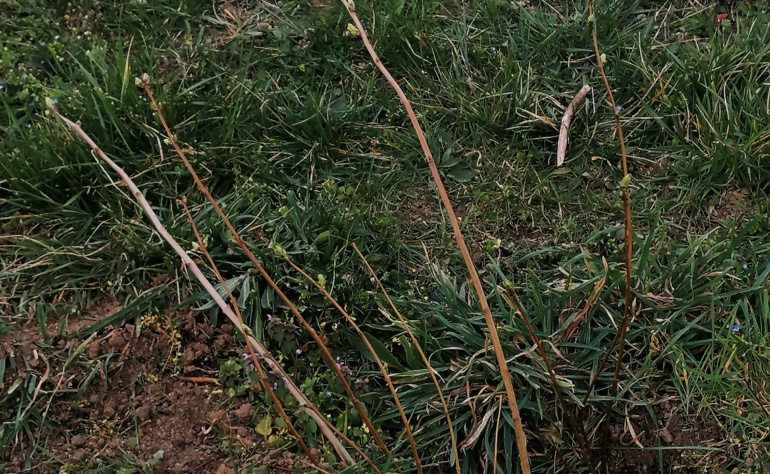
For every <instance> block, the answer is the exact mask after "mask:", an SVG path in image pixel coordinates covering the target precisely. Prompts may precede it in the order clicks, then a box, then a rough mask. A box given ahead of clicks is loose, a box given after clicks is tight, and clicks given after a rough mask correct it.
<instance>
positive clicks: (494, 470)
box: [492, 395, 503, 474]
mask: <svg viewBox="0 0 770 474" xmlns="http://www.w3.org/2000/svg"><path fill="white" fill-rule="evenodd" d="M502 414H503V396H502V395H501V396H500V402H499V403H498V405H497V424H496V425H495V450H494V454H493V456H494V463H493V464H492V474H497V435H498V432H499V431H500V415H502Z"/></svg>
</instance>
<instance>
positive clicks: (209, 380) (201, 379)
mask: <svg viewBox="0 0 770 474" xmlns="http://www.w3.org/2000/svg"><path fill="white" fill-rule="evenodd" d="M177 378H178V379H179V380H181V381H182V382H192V383H213V384H214V385H219V380H217V379H215V378H214V377H185V376H184V375H180V376H179V377H177Z"/></svg>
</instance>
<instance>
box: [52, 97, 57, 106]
mask: <svg viewBox="0 0 770 474" xmlns="http://www.w3.org/2000/svg"><path fill="white" fill-rule="evenodd" d="M51 102H53V105H56V104H58V103H59V101H58V100H56V97H51Z"/></svg>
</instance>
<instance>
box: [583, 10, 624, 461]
mask: <svg viewBox="0 0 770 474" xmlns="http://www.w3.org/2000/svg"><path fill="white" fill-rule="evenodd" d="M595 25H596V18H595V17H594V10H593V1H592V0H588V28H589V30H590V31H591V41H593V44H594V54H595V55H596V62H597V65H598V67H599V72H600V73H601V76H602V80H603V81H604V87H605V88H606V89H607V96H608V97H609V99H610V104H611V105H612V111H613V114H614V116H615V128H616V129H617V131H618V140H619V141H620V156H621V163H622V165H623V180H622V181H621V183H620V196H621V199H622V200H623V212H624V214H625V219H624V235H623V248H624V254H625V266H626V288H625V301H624V306H623V319H622V321H621V323H620V328H619V329H618V333H619V336H618V337H616V339H619V340H620V343H619V344H618V355H617V361H616V363H615V373H614V374H613V377H612V388H611V389H610V399H609V401H608V402H607V414H606V419H605V420H604V435H603V441H602V462H603V464H604V469H605V470H607V469H609V466H608V465H607V446H608V444H609V434H610V421H611V416H612V407H613V405H614V399H615V396H616V395H617V392H618V379H619V378H620V368H621V365H622V361H623V356H624V354H625V348H626V333H627V331H628V318H629V315H630V311H631V259H632V255H633V245H634V243H633V228H632V223H631V193H630V184H631V175H629V174H628V161H627V159H626V144H625V141H624V140H623V127H622V125H621V123H620V109H619V108H618V106H617V104H615V98H614V97H613V95H612V88H611V87H610V83H609V81H607V75H606V74H605V73H604V64H603V62H602V56H601V54H600V53H599V45H598V43H597V41H596V27H595ZM613 342H614V341H613ZM613 345H614V344H613ZM611 351H612V346H610V349H609V350H608V354H609V352H611ZM597 376H598V373H597Z"/></svg>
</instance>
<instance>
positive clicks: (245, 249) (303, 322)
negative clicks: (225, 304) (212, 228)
mask: <svg viewBox="0 0 770 474" xmlns="http://www.w3.org/2000/svg"><path fill="white" fill-rule="evenodd" d="M142 86H143V87H144V91H145V92H146V93H147V96H148V97H149V98H150V101H151V102H152V104H153V107H154V109H155V112H156V113H157V115H158V119H159V120H160V123H161V124H162V125H163V128H164V129H165V130H166V133H167V134H168V138H169V141H170V142H171V145H172V146H173V147H174V149H175V150H176V152H177V154H179V157H180V158H181V159H182V161H183V162H184V164H185V166H186V167H187V170H188V171H189V172H190V175H192V178H193V180H194V181H195V185H196V186H197V187H198V190H200V192H201V193H202V194H203V195H204V196H205V197H206V199H208V200H209V202H210V203H211V205H212V206H213V207H214V210H215V211H216V212H217V214H218V215H219V217H220V218H221V219H222V221H223V222H224V223H225V225H226V226H227V229H228V230H229V231H230V234H232V236H233V238H234V239H235V242H236V244H237V245H238V247H240V248H241V250H243V252H244V253H245V254H246V256H247V257H248V258H249V260H251V263H252V264H254V266H255V267H256V268H257V271H259V273H260V274H261V275H262V278H264V279H265V281H267V284H268V285H269V286H270V287H271V288H272V289H273V291H275V293H276V294H277V295H278V297H279V298H280V299H281V301H283V302H284V304H286V306H288V307H289V310H290V311H291V312H292V314H294V317H296V318H297V321H299V323H300V324H301V325H302V327H303V328H304V329H305V330H306V331H307V332H308V333H309V334H310V336H311V337H312V338H313V340H314V341H315V342H316V344H318V347H319V348H320V349H321V354H322V356H323V358H324V359H326V361H327V362H328V363H329V366H330V368H331V369H332V371H333V372H334V373H335V375H336V376H337V378H338V379H339V380H340V382H341V383H342V386H343V388H344V389H345V392H347V394H348V397H349V398H350V401H351V403H352V404H353V407H354V408H355V410H356V411H357V412H358V414H359V416H361V420H363V422H364V424H365V425H366V427H367V428H369V432H370V434H371V435H372V437H374V440H375V441H376V443H377V445H378V446H379V447H380V449H382V451H383V452H384V453H385V455H389V454H390V451H389V450H388V448H387V446H385V442H384V441H383V440H382V437H381V436H380V433H379V432H378V431H377V429H376V428H375V427H374V424H372V422H371V420H370V419H369V416H367V414H366V411H365V410H364V409H363V407H362V406H361V402H359V400H358V398H357V397H356V395H355V394H354V393H353V389H352V388H351V387H350V384H349V383H348V381H347V379H346V378H345V375H344V374H343V373H342V370H341V369H340V367H338V366H337V362H336V361H335V360H334V356H332V353H331V351H330V350H329V348H328V347H327V346H326V344H325V343H324V341H323V340H322V339H321V337H320V336H319V335H318V333H317V332H316V331H315V330H314V329H313V328H312V327H311V326H310V324H308V323H307V321H306V320H305V318H304V317H302V314H300V312H299V311H298V310H297V308H296V306H294V304H293V303H292V302H291V301H290V300H289V298H288V297H287V296H286V295H285V294H284V293H283V291H281V289H280V288H278V285H276V283H275V281H273V279H272V278H271V277H270V275H269V274H268V273H267V271H265V269H264V268H263V267H262V265H261V264H260V263H259V261H258V260H257V258H256V257H255V256H254V254H253V253H252V252H251V250H249V248H248V247H247V246H246V242H245V241H244V240H243V238H242V237H241V236H240V234H238V231H236V230H235V227H233V225H232V223H231V222H230V219H228V218H227V216H226V215H225V213H224V212H223V211H222V208H221V207H220V206H219V204H218V203H217V202H216V200H215V199H214V198H213V197H212V196H211V193H210V192H209V190H208V188H207V187H206V185H204V184H203V182H202V181H201V180H200V178H199V177H198V174H197V173H196V172H195V169H194V168H193V167H192V165H191V164H190V162H189V161H188V160H187V157H186V156H185V154H184V152H183V151H182V149H181V148H179V144H178V143H177V141H176V136H175V135H174V134H173V133H171V130H170V129H169V127H168V125H167V124H166V120H165V119H164V118H163V113H162V112H161V110H160V106H159V105H158V103H157V102H156V101H155V98H154V97H153V95H152V91H150V86H149V84H148V83H147V82H143V83H142ZM396 469H397V470H399V469H398V467H397V468H396Z"/></svg>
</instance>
